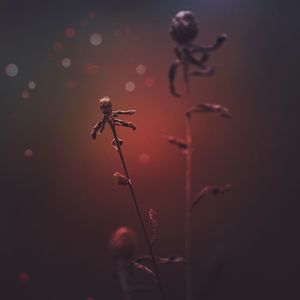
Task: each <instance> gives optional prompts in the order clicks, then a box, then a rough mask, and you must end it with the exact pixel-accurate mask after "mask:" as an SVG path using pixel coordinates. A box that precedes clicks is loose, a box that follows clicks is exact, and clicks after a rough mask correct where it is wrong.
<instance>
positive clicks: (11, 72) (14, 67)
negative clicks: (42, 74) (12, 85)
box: [5, 64, 19, 77]
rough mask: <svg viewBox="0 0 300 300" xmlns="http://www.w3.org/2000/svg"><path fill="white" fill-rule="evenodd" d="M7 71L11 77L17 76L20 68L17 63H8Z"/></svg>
mask: <svg viewBox="0 0 300 300" xmlns="http://www.w3.org/2000/svg"><path fill="white" fill-rule="evenodd" d="M5 73H6V75H7V76H9V77H15V76H17V75H18V73H19V68H18V66H17V65H15V64H8V65H7V66H6V68H5Z"/></svg>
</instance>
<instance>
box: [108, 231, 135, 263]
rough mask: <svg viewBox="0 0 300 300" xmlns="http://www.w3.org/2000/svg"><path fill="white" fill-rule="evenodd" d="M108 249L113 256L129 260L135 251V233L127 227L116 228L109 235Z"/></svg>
mask: <svg viewBox="0 0 300 300" xmlns="http://www.w3.org/2000/svg"><path fill="white" fill-rule="evenodd" d="M110 249H111V252H112V256H113V258H115V259H121V260H124V261H127V262H129V261H130V260H132V259H133V258H134V255H135V252H136V236H135V233H134V232H133V231H132V230H131V229H129V228H127V227H120V228H118V229H117V230H116V231H115V232H114V233H113V235H112V237H111V240H110Z"/></svg>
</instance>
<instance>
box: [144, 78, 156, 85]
mask: <svg viewBox="0 0 300 300" xmlns="http://www.w3.org/2000/svg"><path fill="white" fill-rule="evenodd" d="M154 84H155V80H154V78H152V77H147V78H146V79H145V85H146V86H147V87H152V86H154Z"/></svg>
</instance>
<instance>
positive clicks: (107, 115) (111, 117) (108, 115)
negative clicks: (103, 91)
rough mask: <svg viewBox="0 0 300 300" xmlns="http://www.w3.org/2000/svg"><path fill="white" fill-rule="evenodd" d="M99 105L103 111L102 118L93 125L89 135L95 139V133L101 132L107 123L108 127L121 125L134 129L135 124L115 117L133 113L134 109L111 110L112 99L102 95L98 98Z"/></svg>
mask: <svg viewBox="0 0 300 300" xmlns="http://www.w3.org/2000/svg"><path fill="white" fill-rule="evenodd" d="M99 107H100V110H101V112H102V113H103V117H102V119H101V120H100V121H99V122H98V123H97V124H96V125H95V126H94V127H93V129H92V132H91V136H92V138H93V139H94V140H95V139H96V137H97V133H99V134H100V133H102V132H103V130H104V129H105V126H106V124H107V123H108V124H109V125H110V127H112V128H114V127H115V126H123V127H128V128H131V129H132V130H136V126H135V124H134V123H132V122H128V121H124V120H120V119H117V117H118V116H120V115H133V114H134V113H135V110H116V111H113V110H112V109H113V106H112V101H111V99H110V98H109V97H104V98H102V99H100V100H99Z"/></svg>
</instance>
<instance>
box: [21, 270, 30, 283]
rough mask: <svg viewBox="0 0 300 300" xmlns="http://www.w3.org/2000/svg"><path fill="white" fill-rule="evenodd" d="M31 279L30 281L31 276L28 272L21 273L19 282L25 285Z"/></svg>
mask: <svg viewBox="0 0 300 300" xmlns="http://www.w3.org/2000/svg"><path fill="white" fill-rule="evenodd" d="M29 279H30V276H29V274H28V273H27V272H21V273H20V274H19V280H20V282H21V283H23V284H25V283H27V282H28V281H29Z"/></svg>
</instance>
